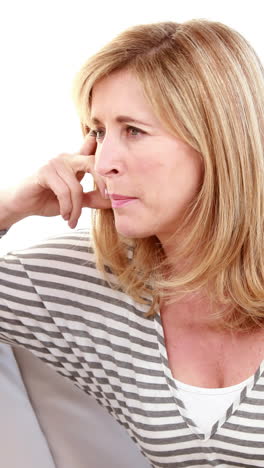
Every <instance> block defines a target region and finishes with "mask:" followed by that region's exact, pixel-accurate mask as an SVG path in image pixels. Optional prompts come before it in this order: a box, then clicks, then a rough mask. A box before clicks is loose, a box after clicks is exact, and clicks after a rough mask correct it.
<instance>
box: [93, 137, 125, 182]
mask: <svg viewBox="0 0 264 468" xmlns="http://www.w3.org/2000/svg"><path fill="white" fill-rule="evenodd" d="M121 155H124V148H123V149H122V145H121V144H120V142H118V140H117V139H116V138H110V137H108V138H107V137H104V141H103V142H102V143H99V144H98V145H97V149H96V153H95V166H94V169H95V171H96V172H97V173H98V174H99V175H100V176H101V177H116V176H120V175H122V174H123V173H124V157H121Z"/></svg>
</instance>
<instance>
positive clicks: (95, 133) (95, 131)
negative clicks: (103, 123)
mask: <svg viewBox="0 0 264 468" xmlns="http://www.w3.org/2000/svg"><path fill="white" fill-rule="evenodd" d="M103 133H104V130H101V129H99V128H98V129H97V128H95V129H93V130H90V132H89V135H90V136H92V137H94V138H96V140H100V139H101V138H102V137H103Z"/></svg>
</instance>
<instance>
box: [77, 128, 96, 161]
mask: <svg viewBox="0 0 264 468" xmlns="http://www.w3.org/2000/svg"><path fill="white" fill-rule="evenodd" d="M96 146H97V143H96V138H95V137H94V136H91V135H90V134H89V133H87V135H86V136H85V138H84V141H83V144H82V146H81V148H80V152H79V153H77V154H83V155H86V156H89V155H94V154H95V152H96Z"/></svg>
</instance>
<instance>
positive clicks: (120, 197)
mask: <svg viewBox="0 0 264 468" xmlns="http://www.w3.org/2000/svg"><path fill="white" fill-rule="evenodd" d="M108 196H109V198H110V200H135V199H136V198H135V197H129V196H128V195H118V194H116V193H108Z"/></svg>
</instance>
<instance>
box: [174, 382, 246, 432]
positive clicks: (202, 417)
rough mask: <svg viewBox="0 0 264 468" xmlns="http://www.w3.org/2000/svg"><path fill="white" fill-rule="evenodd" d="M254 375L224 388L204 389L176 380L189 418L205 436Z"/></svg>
mask: <svg viewBox="0 0 264 468" xmlns="http://www.w3.org/2000/svg"><path fill="white" fill-rule="evenodd" d="M253 379H254V375H252V376H251V377H249V378H248V379H246V380H244V381H243V382H241V383H239V384H237V385H232V386H231V387H224V388H202V387H194V386H192V385H188V384H185V383H183V382H180V381H179V380H177V379H174V381H175V383H176V385H177V388H178V392H179V393H178V394H179V397H180V399H181V400H182V401H183V403H184V405H185V408H186V411H187V412H188V413H189V417H190V418H191V419H192V420H193V421H194V422H195V424H196V425H197V427H198V428H199V429H200V431H201V432H202V433H203V434H208V432H210V429H211V428H212V426H213V424H214V423H215V422H216V421H218V420H219V419H220V418H221V417H222V416H223V415H224V414H225V412H226V411H227V409H228V408H229V406H231V405H232V403H234V401H235V400H236V399H237V397H238V396H239V394H240V392H241V390H242V388H243V387H245V386H246V385H247V384H248V383H249V382H250V381H251V380H253Z"/></svg>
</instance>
